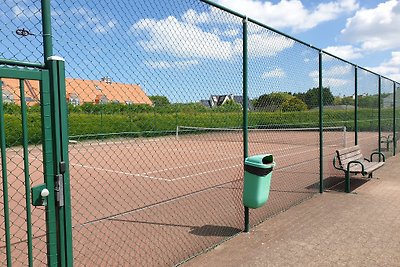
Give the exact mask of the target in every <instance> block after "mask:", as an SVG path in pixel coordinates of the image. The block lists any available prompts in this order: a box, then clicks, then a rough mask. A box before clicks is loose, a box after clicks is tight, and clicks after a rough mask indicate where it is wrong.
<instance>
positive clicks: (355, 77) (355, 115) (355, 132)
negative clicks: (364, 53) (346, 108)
mask: <svg viewBox="0 0 400 267" xmlns="http://www.w3.org/2000/svg"><path fill="white" fill-rule="evenodd" d="M354 144H355V145H358V68H357V66H355V67H354Z"/></svg>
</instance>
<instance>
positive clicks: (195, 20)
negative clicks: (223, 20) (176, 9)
mask: <svg viewBox="0 0 400 267" xmlns="http://www.w3.org/2000/svg"><path fill="white" fill-rule="evenodd" d="M182 20H183V21H184V22H187V23H189V24H200V23H206V22H209V21H210V14H209V13H206V12H202V13H199V12H197V11H195V10H193V9H189V10H188V11H186V12H185V13H184V14H183V15H182Z"/></svg>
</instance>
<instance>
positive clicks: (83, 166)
mask: <svg viewBox="0 0 400 267" xmlns="http://www.w3.org/2000/svg"><path fill="white" fill-rule="evenodd" d="M70 165H72V166H78V167H82V168H87V169H92V170H97V171H104V172H111V173H117V174H124V175H128V176H135V177H143V178H149V179H154V180H160V181H165V182H171V181H172V180H171V179H165V178H158V177H153V176H148V175H143V174H135V173H130V172H123V171H116V170H110V169H104V168H99V167H93V166H89V165H82V164H78V163H70Z"/></svg>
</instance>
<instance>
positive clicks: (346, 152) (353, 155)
mask: <svg viewBox="0 0 400 267" xmlns="http://www.w3.org/2000/svg"><path fill="white" fill-rule="evenodd" d="M336 155H337V158H338V160H339V165H340V167H342V168H346V167H347V163H349V162H350V161H352V160H363V159H364V156H363V155H362V154H361V149H360V147H359V146H358V145H357V146H352V147H346V148H343V149H338V150H336Z"/></svg>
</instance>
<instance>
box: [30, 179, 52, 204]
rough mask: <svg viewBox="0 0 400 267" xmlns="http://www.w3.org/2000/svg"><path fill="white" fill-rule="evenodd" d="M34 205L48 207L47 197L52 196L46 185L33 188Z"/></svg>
mask: <svg viewBox="0 0 400 267" xmlns="http://www.w3.org/2000/svg"><path fill="white" fill-rule="evenodd" d="M31 194H32V205H33V206H47V197H48V195H49V194H50V192H49V190H48V189H47V188H46V184H39V185H37V186H34V187H32V188H31Z"/></svg>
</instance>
